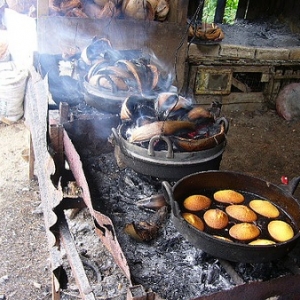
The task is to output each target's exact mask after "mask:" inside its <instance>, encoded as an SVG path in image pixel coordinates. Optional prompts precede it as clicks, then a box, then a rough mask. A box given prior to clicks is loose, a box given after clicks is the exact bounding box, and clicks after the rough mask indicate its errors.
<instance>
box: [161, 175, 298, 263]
mask: <svg viewBox="0 0 300 300" xmlns="http://www.w3.org/2000/svg"><path fill="white" fill-rule="evenodd" d="M299 181H300V177H296V178H294V179H293V180H291V181H290V183H289V185H287V186H276V185H274V184H272V183H270V182H267V181H264V180H262V179H259V178H256V177H252V176H248V175H245V174H242V173H236V172H229V171H207V172H199V173H194V174H191V175H189V176H186V177H184V178H182V179H180V180H179V181H178V182H177V183H176V184H175V185H174V186H173V187H171V186H170V184H169V183H168V182H167V181H163V182H162V186H163V190H164V194H165V197H166V199H167V201H168V202H169V203H170V205H171V210H172V211H171V218H172V221H173V223H174V225H175V227H176V228H177V230H178V231H179V232H180V233H181V234H182V235H183V236H184V237H185V238H186V239H187V240H188V241H189V242H190V243H191V244H193V245H194V246H196V247H198V248H200V249H202V250H203V251H205V252H207V253H209V254H211V255H213V256H215V257H218V258H222V259H226V260H229V261H235V262H246V263H254V262H267V261H272V260H276V259H279V258H281V257H283V256H285V255H286V254H287V253H289V252H290V251H291V250H292V249H293V248H294V247H295V245H296V244H297V242H298V241H299V237H300V233H299V228H300V203H299V200H297V199H296V198H294V197H293V195H292V194H293V193H294V191H295V189H296V188H297V186H298V184H299ZM221 189H233V190H235V191H239V192H241V193H243V194H246V195H252V196H251V197H252V198H256V199H268V200H270V201H272V202H273V203H274V204H275V205H276V206H278V207H279V208H280V209H281V210H282V211H283V212H284V213H285V214H286V217H287V218H288V219H289V222H290V223H291V224H292V227H293V229H294V232H295V235H294V237H293V238H292V239H290V240H288V241H286V242H281V243H276V244H273V245H267V246H252V245H251V246H250V245H248V244H246V243H240V242H228V241H225V240H223V239H219V238H217V237H214V236H213V235H212V234H209V233H207V232H205V230H204V231H199V230H198V229H196V228H195V227H193V226H192V225H190V224H189V223H188V222H186V221H185V220H184V219H183V217H182V215H181V213H182V211H183V205H182V203H183V200H184V199H185V198H186V197H188V196H190V195H193V194H199V193H200V194H206V193H207V192H208V191H216V190H221Z"/></svg>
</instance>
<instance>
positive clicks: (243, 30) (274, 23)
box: [220, 19, 300, 48]
mask: <svg viewBox="0 0 300 300" xmlns="http://www.w3.org/2000/svg"><path fill="white" fill-rule="evenodd" d="M220 26H221V27H222V30H223V31H224V34H225V38H224V40H223V43H225V44H232V45H241V46H254V47H274V48H281V47H283V48H286V47H299V46H300V35H299V33H293V32H292V31H291V29H290V27H289V26H288V25H287V24H286V23H282V22H279V20H277V19H274V20H273V19H267V20H256V21H247V20H237V21H236V22H235V23H234V25H226V24H222V25H220Z"/></svg>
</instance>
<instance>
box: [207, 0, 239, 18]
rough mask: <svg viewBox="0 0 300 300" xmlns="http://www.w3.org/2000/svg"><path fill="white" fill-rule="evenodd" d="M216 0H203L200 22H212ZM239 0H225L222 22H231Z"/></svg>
mask: <svg viewBox="0 0 300 300" xmlns="http://www.w3.org/2000/svg"><path fill="white" fill-rule="evenodd" d="M217 2H218V0H205V2H204V7H203V15H202V22H205V23H213V21H214V16H215V10H216V7H217ZM238 4H239V0H227V1H226V6H225V12H224V17H223V23H224V24H233V23H234V21H235V15H236V11H237V8H238Z"/></svg>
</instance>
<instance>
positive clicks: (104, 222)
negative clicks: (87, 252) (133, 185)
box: [64, 131, 131, 282]
mask: <svg viewBox="0 0 300 300" xmlns="http://www.w3.org/2000/svg"><path fill="white" fill-rule="evenodd" d="M64 149H65V155H66V159H67V161H68V163H69V166H70V169H71V170H72V173H73V175H74V178H75V180H76V182H77V184H78V185H79V186H80V187H81V189H82V198H83V200H84V202H85V204H86V206H87V207H88V209H89V211H90V214H91V215H92V216H93V218H94V222H95V230H96V233H97V234H98V236H99V237H100V239H101V241H102V242H103V244H104V245H105V246H106V248H107V249H108V250H109V251H110V253H111V254H112V256H113V257H114V260H115V262H116V264H117V265H118V266H119V267H120V268H121V270H122V271H123V273H124V274H125V276H126V277H127V278H128V280H129V282H131V276H130V270H129V267H128V263H127V261H126V258H125V256H124V253H123V250H122V248H121V246H120V244H119V242H118V240H117V237H116V234H115V229H114V225H113V223H112V221H111V219H110V218H109V217H107V216H106V215H104V214H102V213H101V212H99V211H96V210H94V208H93V205H92V200H91V195H90V190H89V185H88V183H87V180H86V178H85V175H84V171H83V166H82V162H81V159H80V156H79V154H78V153H77V151H76V149H75V146H74V145H73V143H72V141H71V139H70V138H69V136H68V133H67V132H66V131H64Z"/></svg>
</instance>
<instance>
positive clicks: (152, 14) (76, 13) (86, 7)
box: [49, 0, 170, 21]
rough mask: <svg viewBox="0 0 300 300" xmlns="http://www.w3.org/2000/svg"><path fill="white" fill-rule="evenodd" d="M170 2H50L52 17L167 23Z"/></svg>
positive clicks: (142, 0) (70, 0) (131, 0)
mask: <svg viewBox="0 0 300 300" xmlns="http://www.w3.org/2000/svg"><path fill="white" fill-rule="evenodd" d="M169 1H170V0H50V2H49V9H50V15H56V16H67V17H82V18H93V19H105V18H112V17H114V18H131V19H137V20H148V21H154V20H155V21H165V20H166V19H167V16H168V13H169V10H170V5H169Z"/></svg>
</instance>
